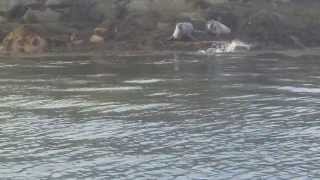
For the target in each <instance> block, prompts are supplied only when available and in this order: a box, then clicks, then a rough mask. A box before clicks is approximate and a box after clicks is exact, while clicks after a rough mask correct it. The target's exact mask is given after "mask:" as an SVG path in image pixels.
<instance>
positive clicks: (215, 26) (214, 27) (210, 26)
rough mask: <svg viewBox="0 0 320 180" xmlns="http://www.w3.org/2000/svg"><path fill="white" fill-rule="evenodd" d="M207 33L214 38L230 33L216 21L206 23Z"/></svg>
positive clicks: (228, 29)
mask: <svg viewBox="0 0 320 180" xmlns="http://www.w3.org/2000/svg"><path fill="white" fill-rule="evenodd" d="M207 31H208V32H209V33H211V34H214V35H216V36H220V35H226V34H230V33H231V29H230V28H229V27H228V26H226V25H224V24H222V23H221V22H219V21H216V20H210V21H208V22H207Z"/></svg>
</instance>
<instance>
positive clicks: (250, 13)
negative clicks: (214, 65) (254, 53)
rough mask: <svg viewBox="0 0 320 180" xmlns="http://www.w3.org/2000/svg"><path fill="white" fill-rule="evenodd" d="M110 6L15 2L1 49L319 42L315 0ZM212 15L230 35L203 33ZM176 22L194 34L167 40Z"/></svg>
mask: <svg viewBox="0 0 320 180" xmlns="http://www.w3.org/2000/svg"><path fill="white" fill-rule="evenodd" d="M150 2H151V1H150ZM110 3H113V4H109V6H110V7H111V8H110V9H109V10H108V9H105V10H98V8H101V5H100V4H99V2H96V1H88V0H78V1H72V0H69V1H61V0H60V1H59V0H24V1H23V0H20V1H17V2H16V4H14V3H13V4H12V5H11V6H10V7H9V8H8V9H7V11H5V12H2V13H1V16H0V24H1V28H0V40H1V42H2V48H1V50H2V51H5V52H6V53H10V52H13V53H16V52H22V53H35V52H36V53H38V52H44V51H73V52H77V51H79V52H83V51H92V50H131V51H134V50H198V49H206V48H209V47H210V46H211V44H212V42H214V41H231V40H233V39H239V40H242V41H245V42H249V43H250V44H253V47H254V48H255V49H287V48H306V47H314V46H319V45H320V20H319V19H320V18H319V17H320V12H319V11H318V9H319V7H320V3H318V2H316V1H310V2H309V3H305V4H304V5H301V4H300V3H298V2H294V1H288V2H287V1H272V3H271V2H269V1H266V0H257V1H232V2H224V3H218V4H215V3H211V2H207V1H205V0H204V1H202V0H194V1H191V3H188V8H189V9H184V10H181V12H180V11H178V10H177V11H175V10H171V11H169V10H168V11H167V12H165V11H164V10H163V12H162V11H159V9H155V8H148V9H147V10H137V9H133V8H131V9H130V7H129V5H130V1H129V0H120V1H110ZM121 3H122V4H121ZM109 6H108V7H109ZM210 20H217V21H219V22H220V23H222V24H224V25H226V26H227V27H229V28H230V29H231V32H230V33H228V34H227V35H225V36H217V35H214V34H210V33H203V32H206V25H207V23H208V21H210ZM179 22H188V23H192V25H193V26H194V29H195V30H194V34H193V36H194V37H195V38H194V39H192V40H189V39H186V40H184V39H183V40H179V41H168V38H169V37H170V36H171V35H172V33H173V32H174V30H175V27H176V24H177V23H179ZM35 39H36V40H35ZM38 46H39V47H40V48H41V50H39V49H37V48H38Z"/></svg>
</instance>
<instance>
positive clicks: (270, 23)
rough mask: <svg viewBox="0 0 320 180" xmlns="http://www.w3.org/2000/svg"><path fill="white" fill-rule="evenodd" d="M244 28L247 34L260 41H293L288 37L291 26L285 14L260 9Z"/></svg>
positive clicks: (282, 42)
mask: <svg viewBox="0 0 320 180" xmlns="http://www.w3.org/2000/svg"><path fill="white" fill-rule="evenodd" d="M242 29H243V32H244V34H245V35H246V36H248V37H249V38H250V39H252V40H255V41H258V42H263V43H270V42H276V43H280V44H288V43H290V42H291V41H289V40H290V39H289V38H288V37H289V34H290V31H291V30H292V28H291V26H290V25H288V23H287V20H286V18H285V17H284V16H282V15H281V14H278V13H275V12H268V11H260V12H258V13H256V14H254V15H252V16H251V17H249V19H248V21H247V22H246V23H245V24H244V25H243V27H242Z"/></svg>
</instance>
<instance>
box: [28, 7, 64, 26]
mask: <svg viewBox="0 0 320 180" xmlns="http://www.w3.org/2000/svg"><path fill="white" fill-rule="evenodd" d="M60 18H61V14H60V13H58V12H56V11H53V10H51V9H49V8H47V9H45V10H32V9H28V10H27V12H26V13H25V15H24V16H23V20H24V21H25V22H27V23H38V22H40V23H52V22H58V21H59V20H60Z"/></svg>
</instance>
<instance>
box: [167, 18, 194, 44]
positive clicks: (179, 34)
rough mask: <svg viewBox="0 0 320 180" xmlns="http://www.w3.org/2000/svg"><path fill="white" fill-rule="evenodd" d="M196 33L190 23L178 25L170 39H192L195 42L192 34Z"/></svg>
mask: <svg viewBox="0 0 320 180" xmlns="http://www.w3.org/2000/svg"><path fill="white" fill-rule="evenodd" d="M193 32H194V27H193V25H192V24H191V23H189V22H182V23H177V24H176V28H175V30H174V32H173V34H172V36H171V38H170V40H183V39H191V40H194V39H195V38H194V37H193V35H192V33H193Z"/></svg>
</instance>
